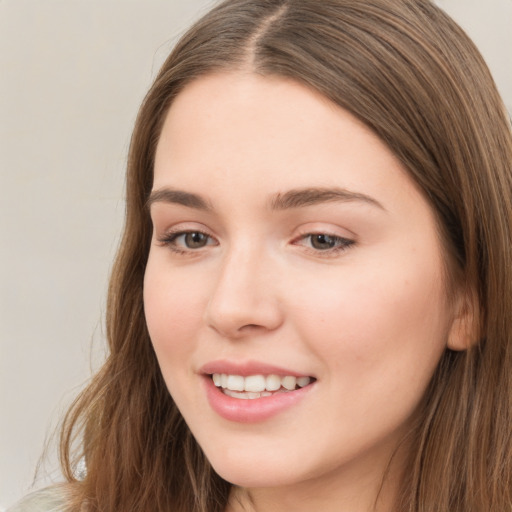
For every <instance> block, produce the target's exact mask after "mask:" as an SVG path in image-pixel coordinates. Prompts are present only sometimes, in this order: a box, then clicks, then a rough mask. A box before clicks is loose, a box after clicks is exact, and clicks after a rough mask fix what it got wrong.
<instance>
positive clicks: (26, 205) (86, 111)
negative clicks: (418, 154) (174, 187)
mask: <svg viewBox="0 0 512 512" xmlns="http://www.w3.org/2000/svg"><path fill="white" fill-rule="evenodd" d="M439 4H440V5H441V6H442V7H443V8H445V9H446V10H447V11H448V12H449V13H450V14H452V16H453V17H454V18H455V19H456V20H457V21H459V23H460V24H461V25H462V26H463V27H464V28H465V29H466V30H467V31H468V32H469V34H470V35H471V36H472V37H473V39H474V40H475V42H476V43H477V45H478V46H479V48H480V49H481V51H482V53H483V54H484V57H485V58H486V59H487V62H488V63H489V65H490V67H491V70H492V72H493V74H494V76H495V79H496V81H497V83H498V86H499V88H500V90H501V93H502V95H503V97H504V98H505V102H506V104H507V106H508V108H509V111H512V108H511V107H512V64H511V63H512V59H511V49H512V30H511V29H512V0H486V1H483V0H440V1H439ZM208 5H211V2H210V1H208V0H186V1H178V0H165V1H164V0H144V1H143V0H138V1H136V0H3V1H2V0H0V70H1V78H0V194H1V201H0V208H1V211H0V222H1V235H2V246H1V252H0V258H1V260H0V279H1V289H2V292H1V294H0V299H1V305H0V511H1V510H3V509H4V508H5V507H6V506H7V505H10V504H11V503H12V502H14V501H15V500H17V499H18V498H19V497H20V496H22V495H23V494H24V493H26V492H27V491H28V490H29V488H30V486H31V483H32V479H33V475H34V469H35V466H36V463H37V461H38V458H39V456H40V455H41V453H42V447H43V444H44V442H45V439H46V438H47V436H48V435H49V434H50V433H51V432H52V430H53V429H54V427H55V425H56V424H57V422H58V420H59V418H60V417H61V415H62V412H63V411H64V410H65V408H66V405H67V404H69V403H70V401H71V400H72V398H73V396H74V395H75V394H76V392H77V391H78V390H79V389H80V388H81V386H82V385H83V383H84V382H85V381H86V379H87V378H88V377H89V376H90V374H91V371H92V370H93V369H94V368H97V367H98V364H99V363H100V361H101V359H102V355H103V340H104V335H103V323H102V322H103V319H102V317H103V313H104V309H105V290H106V286H107V277H108V273H109V270H110V266H111V262H112V258H113V256H114V253H115V249H116V247H117V243H118V239H119V232H120V229H121V224H122V215H123V210H124V203H123V181H124V176H123V173H124V167H125V163H126V153H127V148H128V144H129V137H130V131H131V128H132V125H133V122H134V120H135V115H136V112H137V109H138V106H139V104H140V102H141V100H142V98H143V95H144V93H145V91H146V89H147V88H148V86H149V84H150V83H151V80H152V78H153V77H154V76H155V73H156V72H157V70H158V68H159V66H160V64H161V63H162V61H163V59H164V58H165V56H166V55H167V53H168V52H169V50H170V48H171V46H172V44H173V42H175V41H176V38H177V37H178V36H179V35H180V34H181V33H182V32H183V31H184V30H185V29H186V28H187V27H188V25H189V24H190V23H191V21H193V20H194V19H195V18H196V17H197V16H198V15H199V14H201V13H202V12H204V10H205V9H206V7H207V6H208ZM54 452H55V450H54V448H50V457H49V463H48V465H47V467H46V468H45V470H46V471H44V472H43V473H44V474H46V475H47V476H45V477H44V478H39V479H38V480H37V482H36V487H37V486H41V485H43V484H45V483H47V482H48V481H50V479H51V478H57V479H58V472H57V471H56V470H55V456H54Z"/></svg>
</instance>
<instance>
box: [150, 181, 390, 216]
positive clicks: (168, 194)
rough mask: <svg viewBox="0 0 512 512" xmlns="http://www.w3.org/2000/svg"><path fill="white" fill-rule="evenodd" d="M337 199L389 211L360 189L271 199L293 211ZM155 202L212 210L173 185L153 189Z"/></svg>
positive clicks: (314, 191) (312, 190)
mask: <svg viewBox="0 0 512 512" xmlns="http://www.w3.org/2000/svg"><path fill="white" fill-rule="evenodd" d="M334 202H343V203H347V202H363V203H366V204H369V205H371V206H376V207H377V208H379V209H381V210H384V211H386V209H385V208H384V206H382V204H381V203H379V201H377V200H376V199H374V198H373V197H370V196H368V195H366V194H362V193H360V192H353V191H350V190H347V189H344V188H337V187H335V188H316V187H313V188H311V187H309V188H301V189H293V190H289V191H288V192H284V193H280V192H279V193H277V194H275V195H274V196H273V197H272V198H271V200H270V202H269V205H270V209H271V210H274V211H275V210H291V209H294V208H302V207H305V206H313V205H316V204H323V203H334ZM154 203H170V204H179V205H182V206H186V207H188V208H194V209H196V210H203V211H212V210H213V208H212V206H211V205H210V203H209V202H208V201H207V200H206V199H204V198H203V197H202V196H200V195H198V194H194V193H192V192H185V191H184V190H178V189H173V188H167V187H166V188H161V189H158V190H154V191H153V192H151V194H150V196H149V198H148V200H147V202H146V207H147V208H148V209H149V208H150V207H151V205H152V204H154Z"/></svg>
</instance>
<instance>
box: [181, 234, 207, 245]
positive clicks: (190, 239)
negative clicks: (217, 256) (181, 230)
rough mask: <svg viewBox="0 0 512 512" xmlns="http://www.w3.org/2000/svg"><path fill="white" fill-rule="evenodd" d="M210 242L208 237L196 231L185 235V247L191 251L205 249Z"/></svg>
mask: <svg viewBox="0 0 512 512" xmlns="http://www.w3.org/2000/svg"><path fill="white" fill-rule="evenodd" d="M207 242H208V236H207V235H205V234H204V233H200V232H198V231H194V232H192V233H187V234H186V235H185V245H186V246H187V247H188V248H189V249H198V248H200V247H204V246H205V245H206V243H207Z"/></svg>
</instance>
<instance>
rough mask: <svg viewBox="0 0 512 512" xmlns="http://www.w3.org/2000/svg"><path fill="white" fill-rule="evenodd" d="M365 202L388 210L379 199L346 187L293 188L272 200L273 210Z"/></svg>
mask: <svg viewBox="0 0 512 512" xmlns="http://www.w3.org/2000/svg"><path fill="white" fill-rule="evenodd" d="M354 201H356V202H363V203H367V204H369V205H372V206H376V207H377V208H380V209H381V210H384V211H386V209H385V208H384V206H382V204H381V203H379V201H377V200H376V199H374V198H373V197H370V196H367V195H366V194H361V193H360V192H353V191H351V190H347V189H345V188H337V187H335V188H302V189H293V190H289V191H288V192H285V193H284V194H281V193H278V194H276V195H275V196H274V197H273V198H272V200H271V201H270V207H271V209H272V210H289V209H292V208H301V207H304V206H312V205H315V204H321V203H335V202H342V203H347V202H354Z"/></svg>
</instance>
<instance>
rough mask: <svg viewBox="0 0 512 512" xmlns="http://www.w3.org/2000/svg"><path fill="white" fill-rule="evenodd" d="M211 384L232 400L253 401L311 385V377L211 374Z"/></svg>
mask: <svg viewBox="0 0 512 512" xmlns="http://www.w3.org/2000/svg"><path fill="white" fill-rule="evenodd" d="M210 377H211V379H212V380H213V383H214V384H215V386H216V387H218V388H219V389H220V390H221V391H222V392H223V393H224V394H225V395H227V396H230V397H232V398H240V399H246V400H251V399H252V400H254V399H256V398H264V397H269V396H273V395H275V394H278V393H289V392H291V391H295V390H297V389H301V388H304V387H306V386H308V385H310V384H312V383H313V382H314V381H315V379H314V378H313V377H294V376H292V375H286V376H284V377H282V376H280V375H248V376H246V377H243V376H241V375H230V374H227V373H213V374H211V375H210Z"/></svg>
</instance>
